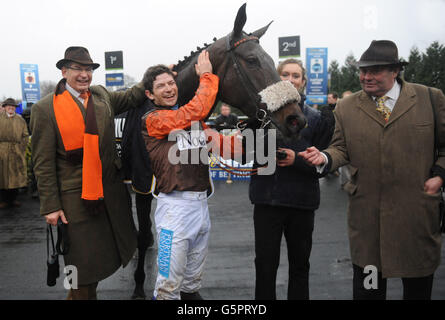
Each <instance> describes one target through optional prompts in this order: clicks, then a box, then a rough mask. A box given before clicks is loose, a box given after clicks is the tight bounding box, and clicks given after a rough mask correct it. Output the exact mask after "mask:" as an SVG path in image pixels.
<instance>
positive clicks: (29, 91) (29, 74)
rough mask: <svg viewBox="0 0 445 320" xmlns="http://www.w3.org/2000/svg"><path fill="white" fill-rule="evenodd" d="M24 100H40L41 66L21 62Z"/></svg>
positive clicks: (33, 101)
mask: <svg viewBox="0 0 445 320" xmlns="http://www.w3.org/2000/svg"><path fill="white" fill-rule="evenodd" d="M20 77H21V79H22V100H23V101H26V102H32V103H36V102H37V101H39V100H40V83H39V68H38V66H37V65H36V64H20Z"/></svg>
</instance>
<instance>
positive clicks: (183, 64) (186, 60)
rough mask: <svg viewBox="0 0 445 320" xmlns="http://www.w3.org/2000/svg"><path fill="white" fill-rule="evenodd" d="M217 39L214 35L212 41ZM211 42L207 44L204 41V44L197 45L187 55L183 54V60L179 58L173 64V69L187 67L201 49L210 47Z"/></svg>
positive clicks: (178, 69) (178, 70) (176, 70)
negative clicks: (201, 45) (194, 49)
mask: <svg viewBox="0 0 445 320" xmlns="http://www.w3.org/2000/svg"><path fill="white" fill-rule="evenodd" d="M216 40H218V39H217V38H216V37H215V38H213V43H215V41H216ZM213 43H211V44H207V43H204V46H203V47H202V48H201V47H197V48H196V51H192V52H190V55H189V56H185V57H184V60H179V61H178V63H177V64H176V65H175V66H174V68H173V71H175V72H180V71H182V70H183V69H184V68H185V67H187V66H188V65H189V63H190V62H191V61H192V60H193V59H194V58H195V57H196V56H197V55H198V54H199V53H201V52H202V50H204V49H207V48H208V47H210V46H211V45H212V44H213Z"/></svg>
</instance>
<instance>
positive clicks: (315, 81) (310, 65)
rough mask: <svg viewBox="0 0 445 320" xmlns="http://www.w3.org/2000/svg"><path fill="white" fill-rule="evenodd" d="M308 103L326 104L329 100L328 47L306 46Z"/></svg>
mask: <svg viewBox="0 0 445 320" xmlns="http://www.w3.org/2000/svg"><path fill="white" fill-rule="evenodd" d="M306 69H307V87H306V103H307V104H309V105H312V104H318V105H321V104H326V103H327V101H328V98H327V97H328V48H306Z"/></svg>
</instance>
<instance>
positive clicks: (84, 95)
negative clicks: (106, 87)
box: [79, 92, 89, 108]
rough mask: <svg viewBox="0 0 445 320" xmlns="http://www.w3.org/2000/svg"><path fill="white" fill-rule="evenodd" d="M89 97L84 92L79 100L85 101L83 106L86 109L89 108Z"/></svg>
mask: <svg viewBox="0 0 445 320" xmlns="http://www.w3.org/2000/svg"><path fill="white" fill-rule="evenodd" d="M88 97H89V95H88V92H83V93H81V94H80V95H79V98H82V99H83V105H84V107H85V108H86V107H87V104H88Z"/></svg>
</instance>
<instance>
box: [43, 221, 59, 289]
mask: <svg viewBox="0 0 445 320" xmlns="http://www.w3.org/2000/svg"><path fill="white" fill-rule="evenodd" d="M50 237H51V244H52V249H53V250H52V253H51V254H50V253H49V238H50ZM46 253H47V260H46V265H47V266H48V271H47V275H46V284H47V285H48V286H50V287H53V286H55V285H56V280H57V278H58V277H59V276H60V266H59V255H58V253H57V252H56V247H55V245H54V237H53V230H52V227H51V225H50V224H48V225H47V227H46Z"/></svg>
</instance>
